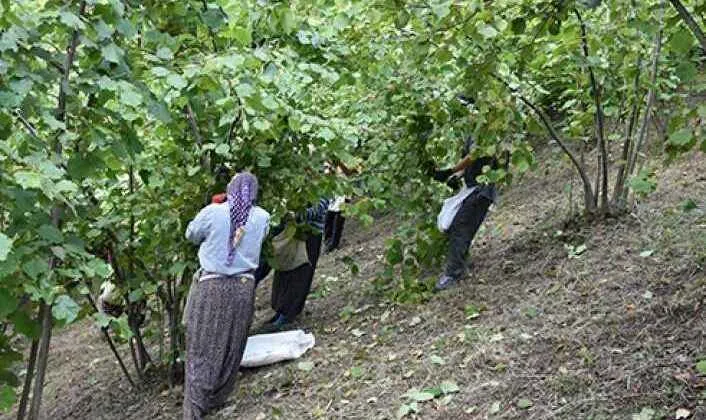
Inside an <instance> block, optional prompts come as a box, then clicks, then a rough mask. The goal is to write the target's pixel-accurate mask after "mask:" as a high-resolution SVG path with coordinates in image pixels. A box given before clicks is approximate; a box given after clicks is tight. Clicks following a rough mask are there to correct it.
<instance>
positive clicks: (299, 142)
mask: <svg viewBox="0 0 706 420" xmlns="http://www.w3.org/2000/svg"><path fill="white" fill-rule="evenodd" d="M75 3H76V2H68V3H67V2H60V1H56V0H42V1H36V2H33V1H30V0H18V1H8V0H2V1H0V31H1V34H0V53H2V56H0V136H1V137H2V139H3V141H2V142H0V180H1V181H2V182H0V201H2V203H7V204H8V205H7V206H3V207H2V209H0V302H1V303H2V305H1V306H0V307H1V308H2V310H0V323H2V324H3V325H5V324H8V325H11V326H12V328H9V329H3V331H5V332H4V335H3V336H1V337H0V338H1V340H0V352H6V353H2V354H11V355H13V356H12V357H8V358H2V359H0V373H2V372H6V371H9V370H8V369H10V367H11V366H12V364H13V363H16V362H17V357H15V355H16V353H15V350H14V345H11V343H16V341H13V340H12V338H14V337H15V336H26V337H36V336H37V335H38V330H39V322H38V321H37V318H38V317H37V315H36V314H37V312H38V307H39V305H40V303H41V302H44V303H47V304H53V307H52V314H53V317H54V318H55V319H57V320H60V321H63V323H71V322H74V321H75V320H77V319H80V318H81V317H82V316H84V315H85V314H87V313H89V311H88V310H83V306H82V305H84V304H86V303H87V302H88V299H86V296H95V295H96V294H97V292H98V288H99V285H100V284H101V283H102V282H103V281H104V280H105V279H110V280H112V281H113V282H115V283H116V284H117V286H118V288H119V290H120V292H121V294H122V295H123V296H124V297H125V299H124V300H125V301H126V303H127V304H128V311H127V312H128V314H127V315H123V317H121V318H118V319H116V318H113V319H108V318H107V317H106V316H104V315H101V316H98V318H97V322H98V323H99V325H101V326H103V327H105V326H108V325H110V326H111V327H112V328H113V329H114V330H116V331H117V332H118V333H119V335H120V336H122V337H124V338H130V337H132V336H133V335H135V334H136V333H138V334H137V335H139V328H140V327H139V325H138V324H139V323H136V321H135V320H136V316H137V314H139V313H143V312H152V313H153V317H152V319H160V317H161V316H162V313H161V312H162V311H165V312H167V313H168V316H170V317H171V318H173V319H177V318H178V315H179V313H180V312H179V311H180V307H181V305H183V298H184V291H185V290H186V289H187V287H188V281H187V280H188V279H189V278H190V275H191V273H193V271H194V270H195V268H196V261H195V259H194V252H193V249H192V248H191V247H190V246H188V245H187V244H186V243H185V241H183V240H182V232H183V231H184V228H185V225H186V223H187V221H188V220H189V219H190V218H191V217H192V216H193V215H194V214H195V213H196V211H197V210H198V209H199V208H200V207H201V206H202V205H204V204H205V203H206V202H208V199H209V197H210V195H211V194H214V193H216V192H220V191H222V190H223V188H224V186H225V183H226V182H227V180H228V178H229V176H230V174H232V172H234V171H235V170H243V169H247V170H250V171H252V172H254V173H255V174H256V175H257V176H258V178H259V179H260V182H261V185H262V197H261V205H263V206H264V207H266V208H268V210H271V211H272V212H273V214H274V215H275V221H277V220H278V219H279V218H280V217H282V215H284V214H285V213H286V212H287V211H292V210H294V211H296V210H300V209H302V208H303V207H305V206H306V205H307V203H309V202H312V201H313V200H315V199H317V198H318V197H319V196H331V195H334V194H348V195H352V196H355V197H357V198H358V200H357V201H356V203H355V204H354V205H351V206H349V207H347V208H346V212H347V213H348V214H349V215H351V216H354V217H357V218H360V219H361V220H363V221H365V222H368V223H370V222H372V217H371V214H373V213H374V212H376V211H379V210H381V209H384V208H389V209H395V210H396V211H397V212H398V213H399V214H400V215H401V216H403V217H404V218H405V219H406V220H407V221H408V223H407V224H406V225H404V226H403V227H401V229H400V231H399V235H397V238H396V239H395V240H392V241H390V243H389V244H388V245H389V246H388V250H387V253H386V255H385V259H386V262H387V270H386V271H385V272H384V273H382V274H381V276H380V278H379V279H378V281H377V285H378V286H379V287H380V288H381V289H383V290H385V291H386V292H388V293H389V294H390V296H392V297H393V298H394V299H398V300H403V301H412V302H414V301H420V300H423V299H425V298H426V297H427V296H428V294H429V291H430V288H431V283H430V282H429V281H425V282H420V281H419V278H423V277H424V276H425V275H426V272H425V267H428V266H430V265H433V264H437V263H438V262H439V261H440V259H441V257H442V255H443V240H444V239H443V235H442V234H440V233H439V232H437V231H436V229H435V227H434V225H433V223H432V222H431V221H430V220H431V218H430V217H429V215H430V214H431V213H433V212H435V211H436V210H438V206H439V204H430V203H439V202H440V200H434V199H433V198H439V197H441V196H443V195H448V194H449V192H450V191H449V189H448V187H446V186H443V185H436V184H435V183H433V182H431V181H430V180H429V178H428V172H429V171H430V170H431V169H433V168H434V167H435V166H447V165H450V164H451V162H453V161H455V160H456V159H458V158H460V145H461V144H462V141H463V139H464V138H465V137H466V136H467V135H469V134H473V135H474V136H475V137H476V139H477V142H478V148H477V149H476V150H475V151H474V153H475V155H476V156H481V155H489V156H497V157H500V158H501V160H502V161H503V165H501V168H499V169H497V170H490V171H487V172H485V173H484V175H483V176H482V180H483V181H486V182H496V183H507V182H511V181H512V180H513V178H516V177H517V176H518V175H521V174H522V173H524V172H526V171H528V170H530V169H531V168H532V167H533V166H534V165H535V157H534V152H533V151H534V147H533V144H536V138H537V137H541V136H544V131H543V128H542V126H541V125H540V123H539V122H538V120H537V115H536V113H535V112H534V110H533V109H532V108H531V107H529V106H528V103H532V104H537V106H540V107H541V108H542V109H546V110H548V111H550V112H551V113H552V115H555V116H557V117H562V118H561V119H560V120H558V122H556V123H555V124H556V129H557V130H558V132H559V133H560V134H561V136H562V137H563V138H565V139H570V140H567V142H570V144H569V145H570V146H571V147H574V148H576V149H582V150H584V149H590V148H592V147H594V146H595V141H594V138H593V137H594V133H595V130H594V123H595V115H596V112H597V110H596V105H595V101H594V95H592V93H591V92H592V91H591V89H592V88H591V83H590V77H589V75H588V71H587V69H589V68H590V69H592V70H593V71H594V72H595V74H596V77H597V80H598V85H599V87H600V93H601V96H602V104H601V106H602V112H603V113H604V114H605V116H606V117H607V118H609V119H611V120H612V121H615V122H620V123H622V122H625V121H628V120H630V119H631V118H634V117H631V115H630V112H629V110H630V109H631V107H634V106H637V105H640V104H642V102H643V101H644V96H645V94H646V92H647V90H648V89H650V88H655V89H656V90H657V97H658V102H659V104H660V105H662V106H663V108H664V109H667V108H668V109H671V110H672V111H671V112H669V113H667V114H665V116H664V118H665V121H664V122H663V124H664V128H665V130H666V132H665V135H666V139H667V142H666V143H665V145H666V151H667V152H669V154H670V155H675V154H678V153H683V152H684V151H687V150H691V149H692V148H694V147H696V145H699V144H700V147H701V148H702V149H704V148H705V147H706V146H705V145H706V141H705V140H704V132H703V130H702V129H701V128H700V126H698V125H696V126H694V124H691V122H693V121H694V120H695V119H698V118H701V119H703V118H704V111H703V107H700V108H698V109H697V108H694V107H688V106H686V99H687V98H686V94H685V93H683V90H681V89H680V88H681V86H683V85H685V84H689V83H693V82H695V81H697V80H698V71H697V64H698V63H697V59H696V57H695V56H694V55H693V51H694V45H695V42H694V39H693V38H691V37H690V36H689V33H688V30H687V29H686V28H684V27H682V26H681V25H680V24H679V22H678V21H674V20H673V19H671V17H668V19H667V20H666V22H667V24H666V28H665V30H666V39H667V42H666V43H665V45H664V49H665V52H664V53H663V55H662V57H661V66H660V67H659V72H658V77H657V79H656V83H655V86H650V84H649V83H648V81H647V77H646V76H645V75H644V74H643V75H642V76H640V75H641V74H642V73H646V72H647V69H646V65H647V63H648V61H649V60H648V58H649V57H646V56H644V55H645V51H649V47H650V45H651V43H652V40H653V38H654V36H655V34H656V33H657V32H658V31H659V30H660V28H659V27H658V25H656V24H655V22H657V21H658V20H657V19H656V17H657V16H658V14H659V13H660V7H658V4H659V2H657V1H646V2H639V4H628V3H626V2H603V4H601V5H600V6H598V7H595V8H592V9H585V8H584V7H583V5H582V3H581V2H575V1H563V2H557V1H549V0H547V1H539V2H537V1H529V0H512V1H510V0H508V1H500V2H481V1H479V0H465V1H461V2H448V1H432V2H428V3H424V4H420V5H415V6H414V7H407V6H410V5H409V4H406V2H403V1H394V2H383V3H384V4H381V3H380V2H373V1H362V2H351V3H341V2H336V3H331V2H324V1H313V2H304V1H293V2H289V3H286V2H262V1H255V0H246V1H232V0H218V1H211V2H209V1H196V0H187V1H175V0H168V1H155V0H147V1H142V2H136V1H118V0H90V1H82V2H79V3H78V4H75ZM593 6H597V5H593ZM574 8H576V10H580V11H581V13H583V14H584V15H585V16H584V20H585V23H586V27H587V29H588V35H587V39H586V42H587V45H588V47H589V51H590V53H589V54H584V53H583V52H582V50H581V48H580V43H581V35H580V34H581V25H580V22H579V21H578V20H577V19H575V18H574V16H573V15H572V10H574ZM634 80H638V83H633V81H634ZM459 93H464V94H467V95H469V96H472V97H473V98H474V99H475V105H473V106H470V107H467V106H464V105H463V104H461V103H460V102H459V101H458V100H456V96H457V95H458V94H459ZM523 98H524V99H525V100H526V101H525V100H523ZM610 134H611V135H607V136H606V137H607V139H608V141H613V142H614V140H611V139H612V138H613V137H615V138H617V139H620V138H622V137H625V136H622V137H621V136H620V135H618V134H620V133H618V132H617V131H616V133H610ZM612 134H616V135H615V136H612ZM615 141H617V140H615ZM328 161H335V162H340V163H343V164H344V165H345V166H347V167H349V168H357V167H362V168H363V171H362V172H361V174H360V175H359V176H350V177H341V176H328V175H324V174H323V171H322V170H320V168H321V167H322V166H323V164H324V163H325V162H328ZM647 182H651V181H650V180H649V179H648V178H646V177H641V175H640V176H638V177H637V178H634V181H633V182H631V184H630V185H631V186H632V187H633V188H634V189H635V192H637V193H641V192H643V191H644V192H647V191H648V190H651V189H652V187H650V188H647V185H646V184H645V183H647ZM650 185H652V184H650ZM400 279H401V280H400ZM173 324H174V325H177V326H175V327H174V328H176V329H178V323H176V322H174V323H173ZM146 327H147V328H148V329H150V328H156V326H154V325H148V326H146ZM172 332H173V333H174V334H170V336H172V337H173V339H174V340H176V341H175V347H176V350H175V353H170V355H169V358H170V359H172V360H176V359H177V358H178V357H179V351H180V343H179V341H178V334H177V333H178V331H176V330H175V331H172ZM159 334H160V335H161V334H162V331H160V332H159ZM181 344H183V343H181ZM6 378H7V376H5V375H4V374H3V375H0V406H7V404H9V401H11V400H12V398H10V396H11V395H10V394H12V392H11V390H12V387H14V386H16V381H14V380H8V379H6ZM410 411H416V408H415V409H412V408H410Z"/></svg>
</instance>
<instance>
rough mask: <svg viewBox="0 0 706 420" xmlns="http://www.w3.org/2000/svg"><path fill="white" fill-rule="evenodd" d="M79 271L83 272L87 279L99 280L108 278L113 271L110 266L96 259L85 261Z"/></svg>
mask: <svg viewBox="0 0 706 420" xmlns="http://www.w3.org/2000/svg"><path fill="white" fill-rule="evenodd" d="M81 270H83V271H84V272H85V273H86V274H87V275H88V276H89V277H98V278H101V279H105V278H108V277H109V276H110V275H111V274H112V273H113V269H112V268H111V267H110V265H108V264H106V263H105V262H104V261H102V260H99V259H97V258H94V259H92V260H89V261H87V262H86V263H85V264H84V265H83V266H81Z"/></svg>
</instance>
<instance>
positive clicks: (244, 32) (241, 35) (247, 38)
mask: <svg viewBox="0 0 706 420" xmlns="http://www.w3.org/2000/svg"><path fill="white" fill-rule="evenodd" d="M231 34H232V35H233V38H235V40H236V41H238V44H239V45H240V46H241V47H249V46H250V44H251V43H252V35H251V33H250V30H249V29H248V28H243V27H241V26H236V27H234V28H233V29H231Z"/></svg>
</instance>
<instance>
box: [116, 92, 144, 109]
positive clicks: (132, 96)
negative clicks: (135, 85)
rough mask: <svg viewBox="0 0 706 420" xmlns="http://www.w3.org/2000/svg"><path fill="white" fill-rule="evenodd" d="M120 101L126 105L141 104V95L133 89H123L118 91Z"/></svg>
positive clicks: (136, 105)
mask: <svg viewBox="0 0 706 420" xmlns="http://www.w3.org/2000/svg"><path fill="white" fill-rule="evenodd" d="M120 102H122V103H123V104H125V105H128V106H132V107H138V106H140V105H141V104H142V95H141V94H140V93H139V92H137V91H136V90H134V89H123V90H122V92H121V93H120Z"/></svg>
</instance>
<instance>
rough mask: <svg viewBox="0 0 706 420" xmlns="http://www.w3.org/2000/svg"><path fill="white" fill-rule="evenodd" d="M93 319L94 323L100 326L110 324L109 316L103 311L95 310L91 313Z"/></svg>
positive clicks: (105, 326)
mask: <svg viewBox="0 0 706 420" xmlns="http://www.w3.org/2000/svg"><path fill="white" fill-rule="evenodd" d="M93 319H94V320H95V321H96V324H97V325H98V326H99V327H100V328H107V327H108V325H110V321H111V320H112V318H111V317H109V316H108V315H106V314H104V313H103V312H96V313H95V314H93Z"/></svg>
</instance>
